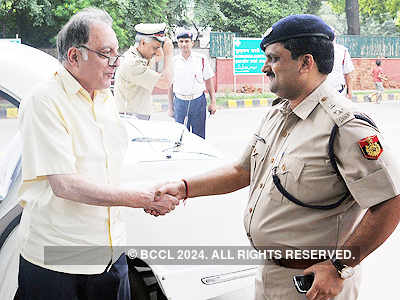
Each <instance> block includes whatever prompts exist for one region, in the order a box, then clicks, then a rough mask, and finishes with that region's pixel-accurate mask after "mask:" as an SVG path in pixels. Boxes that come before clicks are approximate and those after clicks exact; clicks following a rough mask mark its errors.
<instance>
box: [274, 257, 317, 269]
mask: <svg viewBox="0 0 400 300" xmlns="http://www.w3.org/2000/svg"><path fill="white" fill-rule="evenodd" d="M271 261H272V262H273V263H274V264H276V265H278V266H281V267H284V268H289V269H307V268H309V267H311V266H312V265H315V264H317V263H320V262H323V261H325V260H323V259H286V258H281V259H276V258H272V259H271Z"/></svg>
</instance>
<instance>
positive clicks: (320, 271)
mask: <svg viewBox="0 0 400 300" xmlns="http://www.w3.org/2000/svg"><path fill="white" fill-rule="evenodd" d="M310 273H314V282H313V285H312V286H311V289H310V290H309V291H308V292H307V294H306V296H307V299H309V300H328V299H332V298H333V297H335V296H337V295H338V294H339V293H340V292H341V291H342V289H343V281H344V280H343V279H342V278H340V277H339V274H338V272H337V270H336V268H335V267H334V266H333V265H332V263H331V262H330V261H329V260H327V261H324V262H321V263H319V264H315V265H313V266H311V267H309V268H308V269H306V270H304V274H305V275H306V274H310Z"/></svg>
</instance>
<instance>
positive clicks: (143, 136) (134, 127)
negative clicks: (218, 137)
mask: <svg viewBox="0 0 400 300" xmlns="http://www.w3.org/2000/svg"><path fill="white" fill-rule="evenodd" d="M123 119H124V121H125V125H126V129H127V132H128V136H129V147H128V153H127V155H126V159H125V163H126V164H134V163H137V162H152V161H153V162H154V161H160V160H163V161H164V160H169V161H175V160H188V159H189V160H193V159H195V160H204V159H217V158H220V157H221V154H220V152H219V151H217V150H216V149H215V148H214V147H213V146H212V145H210V144H209V143H207V142H205V140H204V139H202V138H200V137H199V136H197V135H194V134H192V133H190V132H189V131H188V130H187V129H186V127H185V126H183V125H182V124H179V123H176V122H174V121H143V120H137V119H135V118H131V117H123Z"/></svg>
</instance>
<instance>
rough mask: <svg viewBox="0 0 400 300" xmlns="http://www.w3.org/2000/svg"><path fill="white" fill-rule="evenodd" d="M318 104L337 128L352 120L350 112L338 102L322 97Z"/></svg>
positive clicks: (352, 115) (352, 116)
mask: <svg viewBox="0 0 400 300" xmlns="http://www.w3.org/2000/svg"><path fill="white" fill-rule="evenodd" d="M319 103H320V104H321V106H322V107H323V108H324V110H325V111H326V112H327V113H328V115H329V116H330V117H331V118H332V119H333V121H334V122H335V123H336V125H337V126H339V127H341V126H343V125H344V124H346V123H347V122H349V121H351V120H353V119H354V114H353V112H352V110H351V109H350V108H348V107H346V105H345V104H344V105H343V103H340V102H339V101H336V100H334V99H332V98H328V97H323V98H321V99H320V100H319Z"/></svg>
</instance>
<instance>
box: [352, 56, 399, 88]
mask: <svg viewBox="0 0 400 300" xmlns="http://www.w3.org/2000/svg"><path fill="white" fill-rule="evenodd" d="M375 60H376V59H375V58H370V59H368V58H353V64H354V68H355V70H354V72H353V73H352V74H351V75H352V83H353V89H354V90H372V89H375V85H374V82H373V80H372V74H371V73H372V69H373V67H374V66H375ZM381 61H382V65H381V66H382V68H383V70H384V72H385V74H386V76H387V77H388V81H387V82H385V83H384V86H385V88H397V89H398V88H400V59H397V58H386V59H381Z"/></svg>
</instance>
